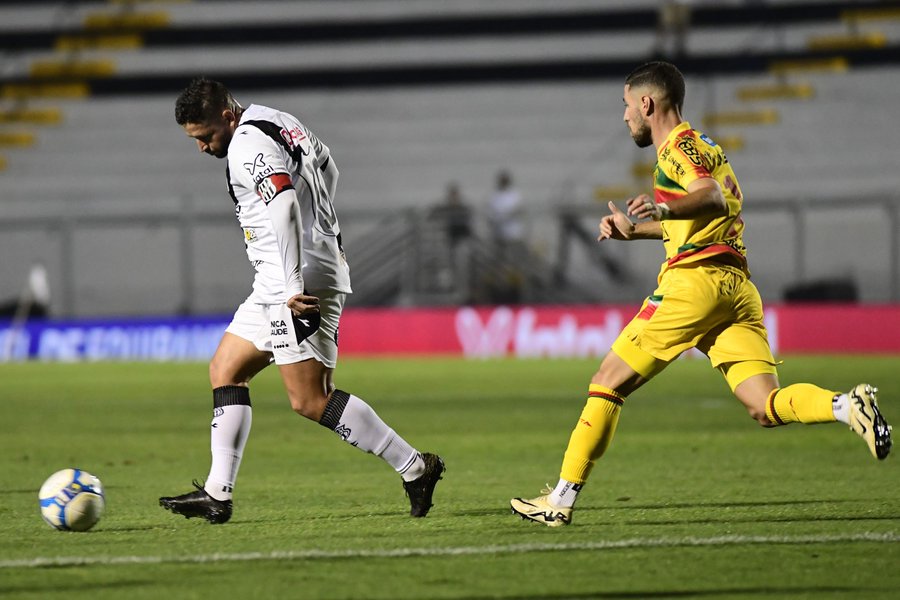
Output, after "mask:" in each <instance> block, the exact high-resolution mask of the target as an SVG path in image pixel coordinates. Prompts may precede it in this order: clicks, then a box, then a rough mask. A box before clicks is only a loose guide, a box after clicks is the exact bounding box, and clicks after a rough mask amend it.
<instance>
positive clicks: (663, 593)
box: [455, 586, 875, 600]
mask: <svg viewBox="0 0 900 600" xmlns="http://www.w3.org/2000/svg"><path fill="white" fill-rule="evenodd" d="M872 591H875V590H872ZM861 592H864V590H860V589H859V588H857V587H832V586H827V587H826V586H820V587H796V588H772V587H752V588H727V589H719V590H645V591H634V590H630V591H627V592H586V593H581V594H560V595H547V594H541V595H540V596H502V597H501V598H502V599H503V600H580V599H581V598H608V599H610V600H615V599H616V598H621V599H623V600H624V599H628V598H733V597H735V596H771V595H775V594H777V595H782V594H783V595H785V596H788V597H791V596H797V595H799V594H811V595H812V594H817V593H821V594H841V596H842V597H843V595H845V594H848V593H853V594H859V593H861ZM863 597H864V596H863ZM496 598H497V596H456V597H455V600H491V599H496Z"/></svg>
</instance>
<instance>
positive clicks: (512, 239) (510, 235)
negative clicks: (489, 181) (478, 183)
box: [488, 170, 525, 260]
mask: <svg viewBox="0 0 900 600" xmlns="http://www.w3.org/2000/svg"><path fill="white" fill-rule="evenodd" d="M488 218H489V220H490V225H491V235H492V236H493V238H494V242H495V244H496V245H497V247H498V249H499V254H500V256H502V257H503V258H505V259H508V260H511V259H514V258H515V257H516V256H517V255H518V253H519V251H520V249H521V247H522V245H523V244H524V242H525V219H524V214H523V212H522V195H521V194H520V193H519V190H518V189H516V187H515V186H514V185H513V182H512V176H511V175H510V174H509V171H506V170H503V171H500V172H499V173H497V189H496V190H495V191H494V194H493V195H492V196H491V203H490V206H489V213H488Z"/></svg>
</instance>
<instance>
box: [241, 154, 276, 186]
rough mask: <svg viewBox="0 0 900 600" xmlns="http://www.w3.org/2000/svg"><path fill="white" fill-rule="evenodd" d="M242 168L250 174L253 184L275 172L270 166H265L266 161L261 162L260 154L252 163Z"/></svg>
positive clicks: (247, 163) (245, 164)
mask: <svg viewBox="0 0 900 600" xmlns="http://www.w3.org/2000/svg"><path fill="white" fill-rule="evenodd" d="M244 168H245V169H247V172H248V173H250V177H252V178H253V183H255V184H259V182H260V181H262V180H263V179H265V178H266V177H268V176H269V175H271V174H273V173H274V172H275V169H274V168H273V167H272V165H267V164H266V161H265V160H263V155H262V152H260V153H259V154H257V155H256V158H255V159H253V162H246V163H244Z"/></svg>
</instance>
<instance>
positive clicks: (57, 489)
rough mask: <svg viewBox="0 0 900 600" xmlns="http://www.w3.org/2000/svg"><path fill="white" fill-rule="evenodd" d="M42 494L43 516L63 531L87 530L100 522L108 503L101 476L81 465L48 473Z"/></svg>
mask: <svg viewBox="0 0 900 600" xmlns="http://www.w3.org/2000/svg"><path fill="white" fill-rule="evenodd" d="M38 498H39V499H40V501H41V516H43V517H44V520H45V521H46V522H47V524H48V525H50V526H51V527H53V528H55V529H60V530H62V531H87V530H88V529H90V528H91V527H93V526H94V525H96V524H97V521H99V520H100V517H101V516H102V515H103V508H104V507H105V506H106V500H105V498H104V496H103V485H102V484H101V483H100V480H99V479H97V478H96V477H94V476H93V475H91V474H90V473H88V472H87V471H83V470H81V469H63V470H62V471H57V472H56V473H54V474H53V475H51V476H50V477H48V478H47V481H45V482H44V485H42V486H41V491H40V492H38Z"/></svg>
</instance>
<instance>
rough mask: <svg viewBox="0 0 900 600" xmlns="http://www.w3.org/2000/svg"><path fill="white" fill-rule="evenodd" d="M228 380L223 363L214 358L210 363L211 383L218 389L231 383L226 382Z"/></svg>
mask: <svg viewBox="0 0 900 600" xmlns="http://www.w3.org/2000/svg"><path fill="white" fill-rule="evenodd" d="M226 379H227V377H225V367H224V365H223V361H221V360H219V359H217V358H216V357H215V356H214V357H213V359H212V360H211V361H209V383H210V384H211V385H212V387H213V388H217V387H221V386H223V385H228V384H229V383H231V382H225V380H226Z"/></svg>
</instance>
